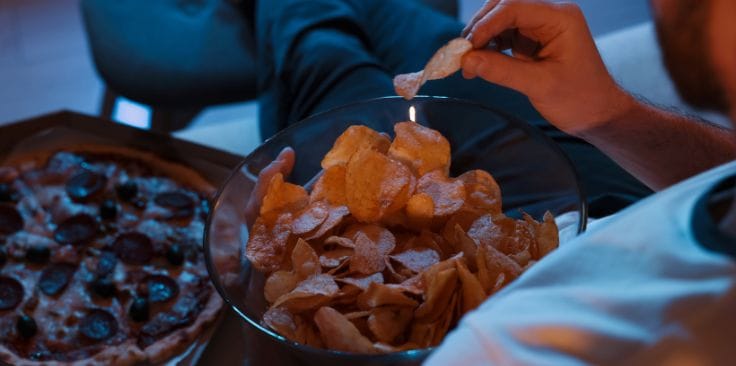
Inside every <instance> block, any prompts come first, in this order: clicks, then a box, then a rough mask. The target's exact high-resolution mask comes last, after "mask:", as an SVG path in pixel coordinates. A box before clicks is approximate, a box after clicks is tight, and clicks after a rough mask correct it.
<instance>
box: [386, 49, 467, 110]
mask: <svg viewBox="0 0 736 366" xmlns="http://www.w3.org/2000/svg"><path fill="white" fill-rule="evenodd" d="M472 49H473V44H472V43H470V41H468V40H467V39H465V38H455V39H453V40H451V41H450V42H449V43H447V44H446V45H444V46H442V48H440V49H439V50H437V52H436V53H435V54H434V56H432V58H431V59H429V62H427V65H426V66H424V70H421V71H417V72H413V73H409V74H400V75H396V77H394V89H395V90H396V94H398V95H400V96H402V97H404V99H406V100H411V99H412V98H414V97H415V96H416V95H417V92H419V88H421V87H422V85H424V83H426V82H427V81H428V80H437V79H443V78H446V77H448V76H450V75H452V74H454V73H455V72H456V71H458V70H460V68H461V67H462V59H463V56H464V55H465V54H466V53H468V51H470V50H472Z"/></svg>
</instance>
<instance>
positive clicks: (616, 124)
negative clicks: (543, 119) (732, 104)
mask: <svg viewBox="0 0 736 366" xmlns="http://www.w3.org/2000/svg"><path fill="white" fill-rule="evenodd" d="M631 100H632V102H631V105H630V106H629V107H628V108H627V109H626V110H624V111H623V113H622V114H621V115H620V116H618V117H617V118H615V119H613V120H611V121H608V122H606V123H602V124H599V125H596V126H594V127H592V128H590V129H588V130H584V131H580V132H578V135H579V136H580V137H582V138H584V139H585V140H587V141H589V142H590V143H592V144H594V145H595V146H597V147H598V148H599V149H601V151H603V152H604V153H606V154H607V155H608V156H610V157H611V158H612V159H613V160H615V161H616V162H617V163H619V164H620V165H621V166H622V167H624V169H626V170H627V171H629V172H630V173H631V174H633V175H634V176H636V177H637V178H639V179H640V180H641V181H643V182H644V183H645V184H647V185H648V186H649V187H651V188H652V189H655V190H659V189H663V188H666V187H667V186H669V185H672V184H674V183H677V182H679V181H681V180H683V179H685V178H688V177H690V176H692V175H695V174H698V173H700V172H702V171H704V170H706V169H709V168H712V167H715V166H717V165H720V164H723V163H725V162H728V161H731V160H733V159H736V140H735V139H734V138H733V132H732V131H730V130H727V129H725V128H722V127H720V126H717V125H714V124H711V123H709V122H706V121H702V120H698V119H695V118H690V117H686V116H682V115H679V114H676V113H673V112H668V111H664V110H661V109H658V108H656V107H653V106H651V105H649V104H647V103H645V102H641V101H638V100H634V98H631Z"/></svg>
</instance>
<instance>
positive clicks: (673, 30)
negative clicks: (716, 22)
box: [657, 0, 729, 113]
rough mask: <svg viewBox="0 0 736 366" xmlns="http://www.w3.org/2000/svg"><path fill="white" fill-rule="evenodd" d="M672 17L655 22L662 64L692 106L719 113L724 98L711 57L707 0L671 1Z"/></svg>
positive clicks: (724, 110)
mask: <svg viewBox="0 0 736 366" xmlns="http://www.w3.org/2000/svg"><path fill="white" fill-rule="evenodd" d="M675 3H676V4H677V7H678V9H675V11H674V14H673V16H672V19H664V20H663V21H659V22H657V37H658V38H659V44H660V46H661V48H662V54H663V58H664V64H665V66H666V67H667V70H668V71H669V73H670V76H671V77H672V80H673V81H674V83H675V86H676V87H677V90H678V92H679V93H680V96H681V97H682V98H683V99H684V100H685V101H686V102H687V103H689V104H691V105H692V106H694V107H697V108H702V109H711V110H715V111H718V112H722V113H727V112H728V111H729V105H728V100H727V98H726V92H725V89H724V88H723V85H721V83H720V79H719V78H718V76H717V74H716V72H715V70H714V67H713V62H712V61H711V55H710V52H709V51H710V49H709V48H710V47H711V46H717V45H709V44H708V40H709V38H708V37H706V32H707V29H708V19H709V18H708V13H709V7H710V1H708V0H680V1H676V2H675Z"/></svg>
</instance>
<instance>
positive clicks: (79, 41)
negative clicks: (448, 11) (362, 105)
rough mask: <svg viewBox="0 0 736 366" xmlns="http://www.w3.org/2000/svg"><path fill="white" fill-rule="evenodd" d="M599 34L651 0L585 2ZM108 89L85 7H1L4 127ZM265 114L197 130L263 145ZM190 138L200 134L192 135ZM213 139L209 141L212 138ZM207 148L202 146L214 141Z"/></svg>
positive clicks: (1, 2) (632, 19)
mask: <svg viewBox="0 0 736 366" xmlns="http://www.w3.org/2000/svg"><path fill="white" fill-rule="evenodd" d="M578 2H579V3H580V5H581V6H582V8H583V10H584V11H585V12H586V15H587V16H588V18H589V21H590V22H591V28H592V30H593V32H594V34H602V33H605V32H608V31H612V30H615V29H618V28H621V27H623V26H625V25H630V24H635V23H638V22H641V21H643V20H646V19H647V18H648V8H647V5H646V1H644V0H618V1H601V0H578ZM481 3H482V0H460V5H461V6H460V8H461V18H462V19H469V18H470V16H471V15H472V13H473V12H474V11H475V9H477V8H478V7H479V6H480V4H481ZM101 92H102V83H101V81H100V80H99V78H98V77H97V76H96V74H95V72H94V66H93V65H92V62H91V59H90V58H89V56H88V49H87V43H86V39H85V36H84V29H83V26H82V23H81V19H80V14H79V4H78V0H0V124H3V123H7V122H9V121H13V120H18V119H21V118H26V117H31V116H35V115H38V114H42V113H45V112H49V111H53V110H58V109H71V110H76V111H81V112H84V113H89V114H95V113H97V111H98V105H99V99H100V96H101ZM256 113H257V108H255V107H254V105H253V104H252V103H251V104H246V105H236V106H226V107H220V108H214V109H211V110H209V111H208V112H206V113H204V114H203V115H201V116H200V117H199V118H198V119H197V121H195V124H196V126H202V125H211V124H214V123H236V122H238V121H240V123H241V125H243V128H241V129H240V131H239V133H241V134H245V135H247V136H245V139H246V142H244V143H243V147H242V148H238V149H237V150H239V151H240V152H241V153H244V152H247V151H248V150H249V149H250V148H252V147H253V146H254V144H256V143H257V141H258V137H257V134H256V132H255V131H256V129H255V120H256ZM183 135H184V136H186V137H187V138H197V134H196V133H194V134H193V133H191V132H189V131H188V132H184V133H183ZM204 135H207V134H204ZM207 140H209V138H207V139H206V140H202V142H206V143H207V142H209V143H212V142H211V141H207Z"/></svg>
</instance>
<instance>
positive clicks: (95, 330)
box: [79, 309, 118, 341]
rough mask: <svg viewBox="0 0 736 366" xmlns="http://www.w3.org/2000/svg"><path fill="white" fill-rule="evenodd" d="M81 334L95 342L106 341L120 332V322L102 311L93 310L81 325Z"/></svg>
mask: <svg viewBox="0 0 736 366" xmlns="http://www.w3.org/2000/svg"><path fill="white" fill-rule="evenodd" d="M79 332H80V333H82V335H84V336H85V337H87V338H89V339H91V340H93V341H104V340H105V339H108V338H110V337H112V336H114V335H115V334H116V333H117V332H118V322H117V320H115V317H114V316H112V314H110V313H108V312H107V311H105V310H102V309H92V310H90V311H89V312H88V313H87V315H85V317H84V318H83V319H82V321H81V322H80V323H79Z"/></svg>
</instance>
